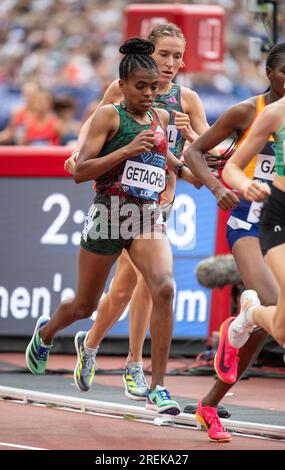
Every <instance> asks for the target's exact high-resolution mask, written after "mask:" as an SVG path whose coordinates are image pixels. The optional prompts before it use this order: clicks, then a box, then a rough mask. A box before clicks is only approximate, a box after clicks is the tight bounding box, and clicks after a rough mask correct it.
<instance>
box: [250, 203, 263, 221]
mask: <svg viewBox="0 0 285 470" xmlns="http://www.w3.org/2000/svg"><path fill="white" fill-rule="evenodd" d="M262 207H263V202H255V201H254V202H252V203H251V204H250V209H249V212H248V216H247V221H248V222H250V223H251V224H258V223H259V220H260V214H261V209H262Z"/></svg>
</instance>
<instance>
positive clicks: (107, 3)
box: [0, 0, 285, 143]
mask: <svg viewBox="0 0 285 470" xmlns="http://www.w3.org/2000/svg"><path fill="white" fill-rule="evenodd" d="M129 3H152V4H153V3H155V2H151V1H150V0H146V1H142V0H1V2H0V96H1V99H3V98H2V97H3V93H8V92H9V89H12V90H15V89H19V88H21V85H22V84H23V83H25V82H27V81H29V80H30V79H34V78H36V80H37V81H39V83H41V85H42V86H44V87H48V88H49V89H52V90H53V91H54V94H55V95H56V94H57V93H58V90H59V93H62V90H65V91H64V93H68V94H70V91H69V90H67V88H69V89H70V90H73V95H72V96H73V97H76V100H77V104H78V110H79V117H80V118H82V117H83V116H84V113H86V115H88V114H89V110H88V109H87V108H88V107H89V104H88V103H89V102H91V101H94V103H95V105H96V100H100V96H102V94H103V91H104V89H105V87H106V84H108V83H110V82H111V81H112V80H114V79H115V78H117V75H118V62H119V59H120V57H119V54H118V46H119V44H120V43H121V42H122V40H123V27H124V9H125V6H126V5H127V4H129ZM157 3H160V4H162V3H165V4H167V3H174V4H175V3H183V4H203V5H205V4H219V5H221V6H222V7H223V8H224V9H225V70H224V72H223V73H219V74H216V75H215V74H197V75H196V74H184V75H183V74H180V77H178V80H183V84H185V85H186V86H190V87H192V88H194V89H197V91H199V93H200V94H201V98H202V100H203V102H204V104H205V107H206V111H207V112H208V111H209V110H210V112H211V113H212V115H211V116H210V120H211V119H212V118H213V119H214V118H216V117H217V116H218V115H219V114H220V113H221V112H222V111H223V110H224V107H223V106H222V104H223V103H224V105H225V106H229V105H230V104H231V103H232V102H237V101H240V100H241V99H244V98H247V97H248V96H250V95H252V94H254V93H260V92H263V91H264V89H265V88H266V86H267V80H266V77H264V74H263V73H261V72H260V70H263V69H264V64H263V63H262V64H260V66H259V65H257V64H253V63H252V62H251V61H250V60H249V58H248V38H249V37H250V36H256V37H259V38H261V39H262V40H263V41H265V42H270V40H271V41H272V39H270V38H269V36H270V29H271V26H272V24H271V22H270V21H268V18H266V17H265V16H261V15H259V16H257V15H255V14H253V13H249V12H248V7H247V3H248V2H247V0H192V1H191V0H179V1H177V0H160V1H157ZM278 5H279V17H278V30H279V38H278V41H279V42H282V41H284V40H285V20H284V18H285V2H284V1H283V2H282V1H279V3H278ZM268 8H270V6H268ZM269 17H270V15H269ZM264 59H265V57H264ZM1 85H2V89H1ZM3 89H4V92H3ZM6 89H7V90H8V91H7V92H6ZM215 96H216V97H215ZM227 96H228V97H227ZM205 100H207V101H205ZM7 102H9V100H6V101H5V103H7ZM9 103H10V102H9ZM6 107H7V106H6ZM10 108H11V109H12V108H14V101H13V99H12V98H11V106H10ZM85 108H86V109H85ZM5 112H6V109H5ZM0 117H1V122H6V118H7V117H8V116H6V115H4V116H3V113H2V116H0ZM77 117H78V115H77ZM6 131H7V129H6ZM10 138H11V135H9V134H7V133H6V134H5V133H4V134H3V133H2V134H0V143H5V142H9V139H10Z"/></svg>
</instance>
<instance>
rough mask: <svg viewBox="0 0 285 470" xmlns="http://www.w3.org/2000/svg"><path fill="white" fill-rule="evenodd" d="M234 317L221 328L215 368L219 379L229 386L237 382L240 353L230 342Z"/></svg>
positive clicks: (228, 319)
mask: <svg viewBox="0 0 285 470" xmlns="http://www.w3.org/2000/svg"><path fill="white" fill-rule="evenodd" d="M233 320H234V317H230V318H227V320H225V321H224V322H223V323H222V326H221V328H220V342H219V346H218V349H217V352H216V354H215V359H214V366H215V371H216V372H217V374H218V377H219V379H221V380H222V381H223V382H225V383H227V384H233V383H235V382H236V380H237V370H238V361H239V357H238V352H239V349H237V348H233V347H232V346H231V344H230V342H229V334H228V332H229V326H230V324H231V322H232V321H233Z"/></svg>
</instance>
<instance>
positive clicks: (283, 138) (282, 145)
mask: <svg viewBox="0 0 285 470" xmlns="http://www.w3.org/2000/svg"><path fill="white" fill-rule="evenodd" d="M275 153H276V160H275V169H276V173H277V175H279V176H285V118H284V119H283V122H282V125H281V126H280V128H279V129H278V131H277V132H276V133H275Z"/></svg>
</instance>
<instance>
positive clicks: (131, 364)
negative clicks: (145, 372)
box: [126, 361, 143, 367]
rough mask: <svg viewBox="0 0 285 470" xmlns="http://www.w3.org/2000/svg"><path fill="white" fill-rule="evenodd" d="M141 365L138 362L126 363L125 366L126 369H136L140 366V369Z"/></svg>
mask: <svg viewBox="0 0 285 470" xmlns="http://www.w3.org/2000/svg"><path fill="white" fill-rule="evenodd" d="M142 365H143V363H142V362H140V361H138V362H128V363H127V364H126V367H138V366H141V367H142Z"/></svg>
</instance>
